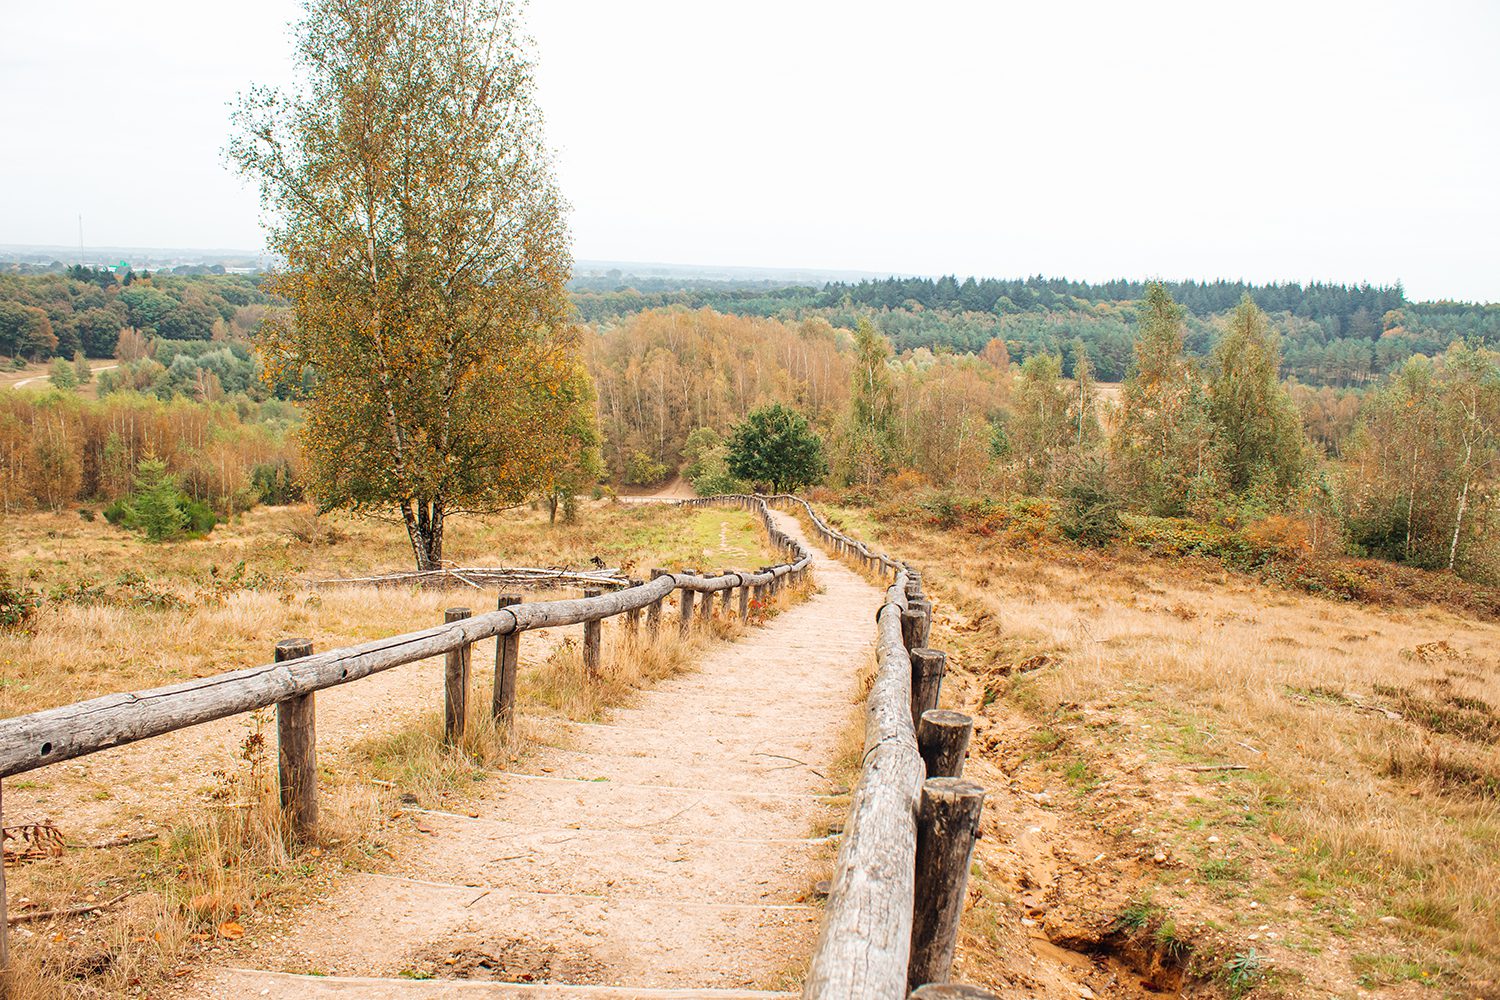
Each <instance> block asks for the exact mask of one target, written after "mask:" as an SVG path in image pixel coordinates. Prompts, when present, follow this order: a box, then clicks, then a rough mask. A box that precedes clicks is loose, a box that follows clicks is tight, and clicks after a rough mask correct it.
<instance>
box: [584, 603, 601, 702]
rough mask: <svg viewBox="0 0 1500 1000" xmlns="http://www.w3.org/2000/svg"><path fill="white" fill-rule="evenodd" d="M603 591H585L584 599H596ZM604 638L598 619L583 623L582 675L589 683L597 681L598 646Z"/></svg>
mask: <svg viewBox="0 0 1500 1000" xmlns="http://www.w3.org/2000/svg"><path fill="white" fill-rule="evenodd" d="M601 593H603V591H600V590H585V591H584V592H583V596H584V597H585V598H589V597H598V596H599V595H600V594H601ZM603 638H604V623H603V621H601V620H600V619H598V618H594V619H592V620H590V621H586V622H584V623H583V673H584V676H586V677H587V678H588V679H589V680H591V681H596V680H598V679H599V660H600V646H601V645H602V642H603Z"/></svg>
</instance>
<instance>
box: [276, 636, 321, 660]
mask: <svg viewBox="0 0 1500 1000" xmlns="http://www.w3.org/2000/svg"><path fill="white" fill-rule="evenodd" d="M311 655H312V640H311V639H282V640H280V641H279V642H277V643H276V662H277V663H281V662H283V661H284V660H300V659H302V657H304V656H311Z"/></svg>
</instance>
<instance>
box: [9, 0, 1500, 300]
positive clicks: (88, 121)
mask: <svg viewBox="0 0 1500 1000" xmlns="http://www.w3.org/2000/svg"><path fill="white" fill-rule="evenodd" d="M296 14H297V4H296V3H295V2H288V0H257V2H254V3H238V4H202V3H188V2H182V0H158V2H155V3H151V4H146V5H141V4H121V3H118V2H115V0H110V2H108V3H105V2H95V0H69V2H66V3H26V2H24V0H3V11H0V17H3V23H4V24H5V30H4V32H3V33H0V95H3V100H0V242H3V243H45V244H60V245H75V244H76V243H77V241H78V216H79V214H80V213H81V214H82V216H83V227H84V239H85V241H86V243H88V244H91V245H95V246H103V245H131V246H161V247H233V248H247V249H259V248H260V247H261V245H262V244H261V235H260V229H259V225H258V207H257V203H256V198H255V196H254V193H253V192H252V191H251V190H250V189H249V188H248V187H246V186H245V185H243V184H242V183H241V182H240V180H239V179H238V178H237V177H236V176H235V175H233V174H232V173H231V172H230V171H229V169H228V168H227V167H225V165H224V163H223V161H222V158H221V154H220V150H221V149H222V148H223V145H224V142H225V139H226V137H227V130H228V119H227V109H226V104H227V102H229V101H230V100H231V99H232V98H233V96H234V94H235V93H236V91H238V90H239V89H241V88H243V87H244V86H245V85H247V84H248V83H251V82H266V83H276V82H279V81H281V80H283V79H284V78H285V77H286V75H287V67H288V56H289V52H290V42H289V41H288V38H287V32H286V26H287V23H288V22H289V21H291V20H292V19H293V18H294V17H295V16H296ZM527 20H528V24H529V27H530V30H531V32H532V34H533V35H535V37H536V39H537V43H538V49H539V54H540V71H539V79H540V97H541V102H542V106H543V109H544V111H545V113H546V115H547V119H548V137H549V141H550V142H551V144H552V145H553V146H554V147H555V148H556V149H557V153H558V172H559V178H560V182H561V185H562V188H563V191H564V193H565V194H566V196H567V197H568V198H569V200H570V201H571V202H572V204H573V213H572V216H571V225H572V230H573V233H574V236H575V248H574V249H575V253H576V255H577V256H578V257H580V258H595V259H599V258H605V259H618V260H636V261H662V262H671V263H688V264H719V265H724V264H731V265H733V264H739V265H757V266H769V267H813V268H839V269H843V268H849V269H861V270H868V271H882V272H909V273H921V274H941V273H950V272H952V273H957V274H959V275H965V274H979V275H995V276H1016V275H1026V274H1035V273H1043V274H1048V275H1066V276H1070V277H1080V278H1089V279H1104V278H1109V277H1115V276H1128V277H1146V276H1159V277H1169V278H1178V277H1182V278H1186V277H1199V278H1215V277H1226V278H1247V279H1251V280H1256V281H1264V280H1270V279H1299V280H1310V279H1323V280H1335V281H1361V280H1368V281H1373V282H1390V281H1395V280H1397V279H1400V280H1402V281H1404V282H1405V284H1406V287H1407V291H1408V293H1409V294H1411V295H1413V296H1414V297H1417V298H1467V299H1485V300H1492V301H1500V57H1497V55H1500V3H1495V2H1490V0H1473V2H1459V0H1425V2H1413V3H1409V4H1387V3H1379V2H1371V0H1360V2H1347V3H1345V2H1319V0H1296V2H1279V0H1273V2H1265V0H1261V2H1256V3H1243V2H1242V3H1205V2H1202V0H1194V2H1185V3H1145V2H1137V3H1121V2H1118V0H1112V2H1099V3H1066V2H1048V3H1032V2H1027V3H1000V2H978V0H975V2H956V0H949V2H943V0H926V2H924V3H916V2H904V3H885V2H879V0H859V2H844V0H837V2H835V0H798V2H785V0H757V2H755V3H747V2H735V3H730V2H719V3H705V2H702V0H694V2H687V0H682V2H678V0H634V2H621V0H535V2H534V3H533V4H532V9H531V10H530V12H529V14H528V15H527Z"/></svg>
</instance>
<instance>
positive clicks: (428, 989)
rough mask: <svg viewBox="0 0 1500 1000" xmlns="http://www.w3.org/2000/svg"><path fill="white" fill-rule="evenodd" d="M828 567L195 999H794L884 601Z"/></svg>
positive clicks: (258, 941) (570, 734) (357, 880)
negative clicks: (841, 763) (863, 673)
mask: <svg viewBox="0 0 1500 1000" xmlns="http://www.w3.org/2000/svg"><path fill="white" fill-rule="evenodd" d="M775 517H776V520H777V523H778V525H779V526H780V527H781V528H782V529H783V530H785V531H787V532H789V533H792V534H794V535H797V536H800V535H801V531H800V528H799V526H798V525H797V523H796V521H795V520H794V519H793V518H791V517H790V516H787V515H784V514H776V515H775ZM808 548H809V549H810V550H811V549H813V546H811V545H810V544H809V545H808ZM814 551H815V557H814V558H815V567H814V573H815V576H816V579H817V581H818V583H819V584H820V585H821V588H822V589H821V591H820V592H819V593H817V594H816V595H815V596H813V597H812V598H811V599H810V600H808V601H806V602H804V603H802V604H800V605H797V606H796V607H793V608H791V609H789V610H788V611H785V612H783V613H782V614H780V615H778V616H777V617H775V618H774V619H772V620H771V621H770V622H769V623H767V624H766V625H765V626H763V627H760V628H756V629H753V630H752V631H750V632H749V633H748V634H747V635H746V636H745V637H744V638H742V639H741V640H739V641H738V642H734V643H723V644H719V645H716V646H714V647H711V648H710V649H709V651H708V652H707V654H706V655H705V656H704V658H703V660H702V662H701V663H700V664H699V666H698V669H696V670H695V671H693V672H690V673H687V674H684V675H681V676H679V677H676V678H673V679H671V680H669V681H666V682H664V683H662V684H660V685H658V686H657V687H656V688H654V689H652V690H650V691H647V692H644V693H642V694H641V696H640V697H639V698H638V699H637V700H636V702H635V703H634V704H633V705H631V706H630V707H629V708H625V709H621V710H618V711H615V712H613V713H612V714H611V716H610V717H609V718H608V720H607V721H606V723H605V724H598V725H584V724H571V723H558V724H554V725H552V726H551V727H550V728H549V729H547V730H546V731H545V734H544V737H543V741H544V743H545V744H546V745H545V746H544V747H543V748H542V749H541V750H540V752H538V753H536V754H534V755H530V756H528V757H527V758H526V759H525V761H524V766H525V768H526V773H517V774H507V775H501V776H497V777H495V778H494V779H493V780H492V781H491V782H490V783H489V786H488V787H486V788H484V789H482V790H481V792H480V795H479V796H478V802H477V803H476V804H475V806H474V808H473V809H472V811H471V814H468V815H458V814H450V813H439V812H426V813H423V814H421V815H418V816H414V817H413V821H414V825H417V824H419V825H420V828H421V829H422V830H423V832H422V833H420V834H412V835H411V836H409V837H407V838H405V840H404V841H403V843H405V844H406V847H407V849H406V850H404V851H402V852H401V855H400V859H399V861H398V863H397V865H396V866H395V867H396V873H395V874H383V875H359V876H353V877H350V878H347V879H344V880H342V882H340V883H339V884H338V885H337V887H336V888H335V889H334V891H333V892H332V893H331V894H330V895H329V896H327V897H326V898H324V899H322V900H320V901H318V902H316V903H314V904H311V905H310V906H308V907H306V908H305V909H303V910H301V911H299V912H296V913H294V914H293V915H292V916H291V917H289V918H287V919H285V920H283V921H281V922H280V923H278V924H274V925H271V926H266V925H261V926H259V927H256V928H253V929H252V933H251V934H250V935H249V936H248V937H247V940H246V941H244V942H241V943H240V944H239V945H238V946H236V947H235V949H234V950H233V951H231V952H228V953H226V954H224V955H222V956H221V957H220V960H219V961H218V963H217V964H216V965H215V966H213V967H212V968H210V969H208V970H207V971H206V973H205V974H204V975H203V976H202V977H201V978H200V979H199V980H198V981H197V982H196V983H195V984H193V985H192V986H191V987H189V989H188V991H187V994H186V995H190V996H198V997H278V998H286V1000H290V998H293V997H297V998H301V997H333V996H339V997H356V996H357V997H368V998H374V1000H380V998H385V997H392V998H394V997H402V998H405V997H420V998H426V997H447V996H463V997H471V996H478V997H484V996H496V997H502V996H503V997H508V998H526V997H554V996H570V997H600V998H603V997H609V998H623V997H638V998H651V997H662V998H665V997H692V996H712V997H715V998H718V1000H733V998H735V997H753V996H759V997H765V996H778V995H791V994H789V993H783V992H778V991H787V990H795V989H796V988H797V986H798V984H799V982H800V977H801V974H802V970H803V967H804V965H805V963H806V959H807V957H808V955H809V952H810V949H811V946H812V943H813V939H814V936H815V934H816V930H817V923H818V919H819V916H820V910H819V908H818V907H817V906H816V905H814V904H812V903H810V902H809V898H810V895H811V894H810V889H811V887H812V885H813V883H814V882H815V881H816V879H817V878H820V877H823V875H822V872H823V870H824V869H825V868H826V867H827V864H828V859H829V858H831V856H832V853H833V847H832V843H831V842H830V841H828V840H827V839H826V838H825V837H823V836H822V834H823V831H824V830H825V829H826V824H827V822H828V821H830V820H832V819H834V818H835V816H836V815H837V813H838V811H839V810H841V809H842V802H843V800H842V799H836V798H832V797H831V795H830V793H834V792H837V791H840V789H836V788H834V786H833V785H832V783H831V782H830V780H829V779H828V778H827V777H826V775H827V774H828V768H829V765H830V764H831V762H832V760H833V759H834V756H835V754H836V752H837V749H838V745H839V741H840V738H841V735H842V733H843V731H844V729H845V728H846V727H847V726H848V725H849V723H850V719H851V713H852V712H853V711H854V705H855V702H856V698H857V691H856V686H857V677H858V674H859V672H860V669H861V668H862V667H863V666H865V665H866V664H867V663H868V662H869V658H870V656H871V651H872V645H873V640H874V635H875V631H874V627H873V624H872V623H873V621H874V617H873V616H874V613H875V610H876V608H877V607H878V606H879V604H880V601H881V594H880V591H879V590H878V589H877V588H876V587H874V586H872V585H871V584H869V583H867V582H865V581H864V580H863V579H861V578H859V577H857V576H856V575H855V574H854V573H852V572H850V571H849V570H848V569H846V568H844V567H843V566H841V565H839V564H837V563H834V562H833V561H831V560H829V559H827V558H825V557H823V556H822V554H821V553H817V552H816V550H814ZM507 984H509V985H507Z"/></svg>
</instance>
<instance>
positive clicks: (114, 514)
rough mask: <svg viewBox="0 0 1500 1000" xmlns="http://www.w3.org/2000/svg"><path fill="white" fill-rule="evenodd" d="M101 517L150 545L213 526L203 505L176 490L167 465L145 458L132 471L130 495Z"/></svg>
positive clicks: (206, 529) (203, 532)
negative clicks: (134, 471) (137, 534)
mask: <svg viewBox="0 0 1500 1000" xmlns="http://www.w3.org/2000/svg"><path fill="white" fill-rule="evenodd" d="M104 516H105V518H106V519H107V520H109V521H110V522H111V523H112V524H119V525H121V526H123V527H126V528H130V529H132V530H134V531H140V532H142V533H144V534H145V536H146V537H147V538H148V539H150V540H151V541H153V542H164V541H169V540H171V539H174V538H177V537H179V536H181V535H183V534H184V533H187V534H191V535H194V536H198V535H205V534H207V533H208V532H209V531H211V530H213V526H214V523H215V518H214V514H213V511H212V510H210V509H209V507H208V505H207V504H205V503H203V502H201V501H197V500H194V499H192V498H191V497H189V496H186V495H185V494H184V493H183V492H182V490H181V489H179V488H178V485H177V479H176V477H174V476H173V475H172V474H171V473H170V472H168V471H167V463H166V462H163V461H162V460H161V459H158V458H149V457H148V458H143V459H141V462H140V464H139V465H138V466H137V467H136V474H135V489H134V492H132V493H131V494H130V496H128V497H126V498H124V499H122V500H119V501H116V502H115V503H113V504H111V505H110V506H109V507H107V508H105V511H104Z"/></svg>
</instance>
